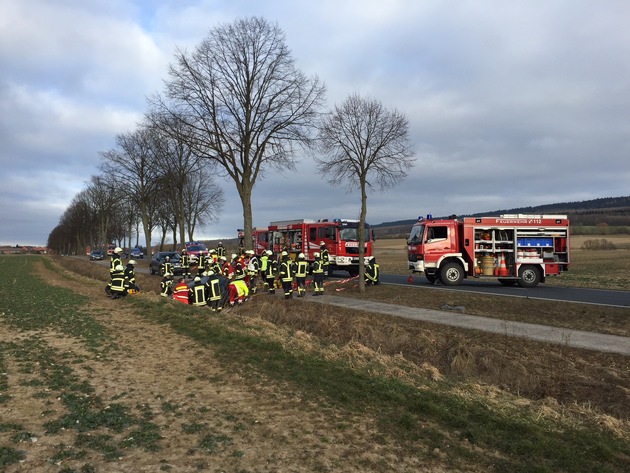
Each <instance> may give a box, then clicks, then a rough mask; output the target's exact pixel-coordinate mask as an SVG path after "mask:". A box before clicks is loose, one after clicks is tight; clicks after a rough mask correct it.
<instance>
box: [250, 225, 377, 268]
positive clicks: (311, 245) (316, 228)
mask: <svg viewBox="0 0 630 473" xmlns="http://www.w3.org/2000/svg"><path fill="white" fill-rule="evenodd" d="M358 230H359V221H358V220H343V219H333V220H328V219H322V220H309V219H299V220H282V221H275V222H271V223H270V225H269V226H268V227H267V228H255V229H254V231H253V238H254V251H255V252H256V254H259V255H260V254H262V252H263V251H265V250H271V251H273V252H274V253H275V254H278V253H280V252H282V251H286V252H288V253H289V255H290V257H291V258H293V259H295V258H297V255H298V254H300V253H304V256H305V257H306V259H307V260H308V261H313V260H314V259H315V256H314V255H315V253H316V252H320V251H321V249H320V244H321V242H323V243H324V244H325V245H326V249H327V250H328V254H329V261H330V263H329V266H328V273H329V274H332V273H333V272H334V271H335V270H343V271H347V272H348V273H350V275H351V276H356V275H357V274H359V234H358ZM372 240H373V236H372V230H371V228H370V226H369V225H368V224H365V255H364V258H365V260H367V259H368V258H371V257H372V254H373V253H372Z"/></svg>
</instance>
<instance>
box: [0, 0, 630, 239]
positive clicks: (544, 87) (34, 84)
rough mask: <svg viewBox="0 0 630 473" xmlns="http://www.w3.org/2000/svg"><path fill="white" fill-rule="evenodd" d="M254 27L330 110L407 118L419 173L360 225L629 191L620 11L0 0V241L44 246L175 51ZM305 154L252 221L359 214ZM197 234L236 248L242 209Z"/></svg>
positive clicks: (628, 14)
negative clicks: (277, 37) (234, 28)
mask: <svg viewBox="0 0 630 473" xmlns="http://www.w3.org/2000/svg"><path fill="white" fill-rule="evenodd" d="M249 16H262V17H264V18H265V19H267V20H269V21H270V22H273V23H277V24H278V25H279V26H280V28H281V29H282V30H283V31H284V32H285V33H286V40H287V45H288V46H289V48H290V49H291V51H292V54H293V56H294V58H295V59H296V62H297V66H298V68H299V69H301V70H302V71H303V72H305V73H307V74H308V75H317V76H318V77H319V78H320V79H321V80H322V81H323V82H324V83H325V84H326V87H327V90H328V93H327V105H328V107H331V106H332V105H334V104H338V103H340V102H342V101H343V100H344V99H345V98H346V97H347V96H348V95H350V94H352V93H358V94H360V95H362V96H365V97H369V98H374V99H377V100H379V101H381V102H382V103H383V105H385V106H386V107H388V108H396V109H397V110H398V111H400V112H402V113H403V114H405V115H406V117H407V118H408V120H409V124H410V138H411V140H412V142H413V146H414V150H415V153H416V158H417V161H416V165H415V166H414V167H413V168H412V169H410V170H409V174H408V177H407V179H406V180H405V181H404V182H402V183H400V184H399V185H398V186H396V187H395V188H393V189H390V190H388V191H386V192H383V193H373V194H370V195H369V197H368V222H370V223H374V224H377V223H382V222H385V221H394V220H401V219H412V218H416V217H417V216H418V215H420V214H426V213H428V212H431V213H432V214H434V215H447V214H452V213H455V214H464V213H472V212H483V211H490V210H495V209H500V208H511V207H520V206H530V205H538V204H547V203H554V202H565V201H580V200H588V199H593V198H598V197H609V196H625V195H630V60H628V58H630V28H628V18H630V2H628V1H627V0H619V1H616V0H605V1H600V0H545V1H532V0H522V1H521V0H511V1H504V0H478V1H474V0H471V1H465V0H461V1H454V0H453V1H450V0H388V1H383V0H319V1H316V2H314V1H305V0H304V1H303V0H265V1H261V0H247V1H246V0H177V1H176V0H172V1H167V0H162V1H160V0H137V1H133V0H90V1H85V0H0V166H1V172H2V181H1V182H2V184H1V185H0V222H1V224H0V244H12V245H15V244H21V245H27V244H45V243H46V241H47V239H48V234H49V233H50V231H51V230H52V229H53V228H54V227H55V226H56V225H57V224H58V222H59V218H60V216H61V215H62V213H63V212H64V210H65V209H66V208H67V207H68V205H69V203H70V201H71V200H72V198H73V197H74V196H75V195H76V194H77V193H78V192H80V191H81V190H82V189H84V188H85V185H86V182H88V181H89V179H90V177H91V176H92V175H96V174H98V164H99V162H100V159H101V158H100V155H99V152H101V151H107V150H109V149H111V148H113V147H114V140H115V137H116V135H117V134H118V133H124V132H129V131H133V130H134V128H135V126H136V124H137V123H138V122H139V121H140V120H141V119H142V115H143V113H144V112H145V111H146V109H147V105H146V97H148V96H150V95H152V94H154V93H155V92H159V91H161V90H162V88H163V81H164V80H165V79H166V78H167V72H166V71H167V67H168V64H169V63H170V62H172V61H173V53H174V51H175V48H176V47H179V48H187V49H188V50H191V49H193V48H194V47H195V45H197V44H198V43H199V42H200V41H201V40H202V39H203V38H204V37H205V36H206V35H207V34H208V31H209V30H210V29H212V28H214V27H215V26H217V25H219V24H223V23H229V22H232V21H233V20H235V19H237V18H242V17H249ZM314 169H315V168H314V166H313V164H312V163H311V162H309V161H308V160H307V159H306V158H305V159H304V160H302V162H301V163H300V164H299V165H298V170H297V172H295V173H291V174H286V175H276V174H272V173H268V174H267V175H266V176H265V179H264V180H262V181H260V182H259V183H258V184H257V185H256V187H255V189H254V203H253V208H254V224H255V225H257V226H262V225H266V224H268V222H269V221H270V220H285V219H292V218H336V217H342V218H357V216H358V213H359V205H360V202H359V197H358V194H357V193H347V192H346V189H345V188H332V187H330V185H329V184H328V183H327V181H326V180H325V178H323V177H321V176H318V175H317V174H316V173H315V172H314ZM219 184H220V185H221V186H222V188H223V189H224V191H225V195H226V205H225V209H224V211H223V214H222V215H221V219H220V221H219V222H218V223H216V224H213V225H211V226H208V227H207V228H205V229H204V230H203V231H201V232H199V234H198V235H197V237H198V238H215V237H226V238H227V237H233V236H235V230H236V228H238V227H241V226H242V212H241V206H240V201H239V199H238V197H237V194H236V192H235V190H234V185H233V184H232V183H231V182H229V181H220V182H219Z"/></svg>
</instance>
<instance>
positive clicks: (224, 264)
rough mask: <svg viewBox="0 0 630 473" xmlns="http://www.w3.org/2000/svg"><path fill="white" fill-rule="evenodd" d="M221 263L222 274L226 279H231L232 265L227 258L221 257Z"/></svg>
mask: <svg viewBox="0 0 630 473" xmlns="http://www.w3.org/2000/svg"><path fill="white" fill-rule="evenodd" d="M219 261H220V262H221V274H222V275H223V276H225V277H226V278H229V277H230V272H231V265H230V262H229V261H228V260H227V258H226V257H225V256H220V257H219Z"/></svg>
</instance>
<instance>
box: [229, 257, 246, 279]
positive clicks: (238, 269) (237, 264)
mask: <svg viewBox="0 0 630 473" xmlns="http://www.w3.org/2000/svg"><path fill="white" fill-rule="evenodd" d="M229 278H230V279H232V280H237V279H245V269H244V268H243V260H242V258H241V257H240V256H239V255H237V254H236V253H232V264H231V271H230V276H229Z"/></svg>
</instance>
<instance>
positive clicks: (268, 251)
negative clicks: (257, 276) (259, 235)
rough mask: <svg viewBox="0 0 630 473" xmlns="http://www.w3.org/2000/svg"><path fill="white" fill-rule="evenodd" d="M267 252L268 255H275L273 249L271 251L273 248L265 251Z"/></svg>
mask: <svg viewBox="0 0 630 473" xmlns="http://www.w3.org/2000/svg"><path fill="white" fill-rule="evenodd" d="M265 253H266V254H267V256H271V255H273V251H271V250H267V251H265Z"/></svg>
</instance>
